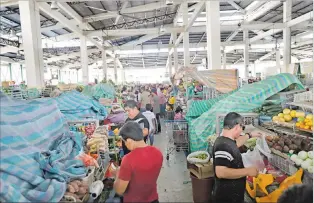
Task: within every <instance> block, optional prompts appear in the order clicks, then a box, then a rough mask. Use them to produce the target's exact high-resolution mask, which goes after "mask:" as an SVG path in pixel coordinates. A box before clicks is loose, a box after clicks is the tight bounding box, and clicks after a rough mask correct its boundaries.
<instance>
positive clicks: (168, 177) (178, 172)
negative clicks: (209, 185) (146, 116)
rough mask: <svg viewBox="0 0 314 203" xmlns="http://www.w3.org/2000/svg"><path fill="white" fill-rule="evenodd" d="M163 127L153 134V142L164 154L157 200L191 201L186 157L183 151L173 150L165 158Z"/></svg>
mask: <svg viewBox="0 0 314 203" xmlns="http://www.w3.org/2000/svg"><path fill="white" fill-rule="evenodd" d="M163 127H164V125H163ZM164 129H165V128H163V132H162V133H161V134H158V135H155V143H154V145H155V146H156V147H158V148H159V149H160V150H161V151H162V152H163V155H164V163H163V168H162V169H161V173H160V175H159V179H158V193H159V202H193V197H192V186H191V181H190V176H189V172H188V170H187V168H186V157H185V155H184V153H183V152H176V151H174V152H172V153H171V154H170V158H169V161H167V160H166V149H167V143H168V139H167V137H166V133H165V130H164Z"/></svg>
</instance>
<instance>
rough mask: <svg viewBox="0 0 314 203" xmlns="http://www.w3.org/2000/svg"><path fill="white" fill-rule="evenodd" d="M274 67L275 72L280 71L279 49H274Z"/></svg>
mask: <svg viewBox="0 0 314 203" xmlns="http://www.w3.org/2000/svg"><path fill="white" fill-rule="evenodd" d="M276 68H277V73H280V71H281V66H280V51H279V49H276Z"/></svg>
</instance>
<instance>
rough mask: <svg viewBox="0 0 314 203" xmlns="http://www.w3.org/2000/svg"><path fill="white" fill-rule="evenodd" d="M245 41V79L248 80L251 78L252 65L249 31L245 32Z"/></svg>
mask: <svg viewBox="0 0 314 203" xmlns="http://www.w3.org/2000/svg"><path fill="white" fill-rule="evenodd" d="M243 41H244V54H243V55H244V56H243V57H244V77H245V78H248V77H249V65H250V60H249V48H250V47H249V31H248V30H243Z"/></svg>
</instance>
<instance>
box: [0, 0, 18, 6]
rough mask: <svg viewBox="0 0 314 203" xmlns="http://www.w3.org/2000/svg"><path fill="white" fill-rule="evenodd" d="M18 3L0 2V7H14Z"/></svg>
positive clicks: (12, 1) (11, 1)
mask: <svg viewBox="0 0 314 203" xmlns="http://www.w3.org/2000/svg"><path fill="white" fill-rule="evenodd" d="M18 4H19V1H18V0H1V2H0V6H1V7H2V8H3V7H8V6H15V5H18Z"/></svg>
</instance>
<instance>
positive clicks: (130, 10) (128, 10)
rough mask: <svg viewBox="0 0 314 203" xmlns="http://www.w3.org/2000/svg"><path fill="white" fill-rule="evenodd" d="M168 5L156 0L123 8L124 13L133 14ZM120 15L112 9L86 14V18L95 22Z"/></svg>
mask: <svg viewBox="0 0 314 203" xmlns="http://www.w3.org/2000/svg"><path fill="white" fill-rule="evenodd" d="M165 7H168V5H166V4H165V2H162V1H160V2H156V3H149V4H145V5H140V6H134V7H129V8H125V9H123V12H121V13H123V14H132V13H142V12H147V11H151V10H156V9H160V8H165ZM118 16H119V13H118V12H117V11H110V12H107V13H99V14H96V15H91V16H86V17H84V19H85V20H86V21H87V22H94V21H100V20H104V19H110V18H117V17H118Z"/></svg>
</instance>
